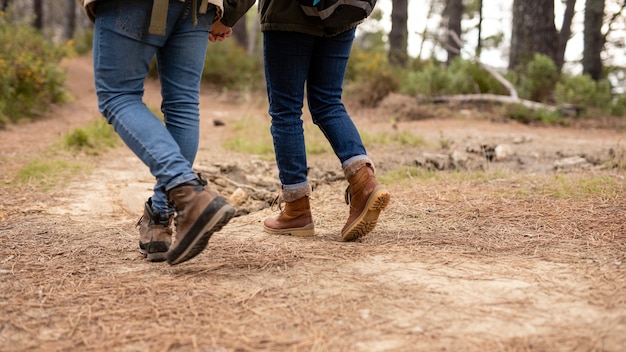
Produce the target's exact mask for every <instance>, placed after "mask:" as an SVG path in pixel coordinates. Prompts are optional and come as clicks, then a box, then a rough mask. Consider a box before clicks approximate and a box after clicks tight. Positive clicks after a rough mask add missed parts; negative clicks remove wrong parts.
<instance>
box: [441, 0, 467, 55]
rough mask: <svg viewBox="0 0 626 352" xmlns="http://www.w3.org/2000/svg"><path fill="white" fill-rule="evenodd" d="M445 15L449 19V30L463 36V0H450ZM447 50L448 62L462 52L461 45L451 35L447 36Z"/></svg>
mask: <svg viewBox="0 0 626 352" xmlns="http://www.w3.org/2000/svg"><path fill="white" fill-rule="evenodd" d="M445 15H446V18H447V20H448V32H449V33H450V32H452V33H456V35H457V37H459V38H461V19H462V18H463V0H448V1H447V3H446V10H445ZM446 50H447V52H448V64H450V63H451V62H452V60H454V59H455V58H456V57H457V56H459V54H460V52H461V47H460V46H459V45H458V43H457V42H456V41H455V40H454V39H453V38H452V37H451V36H450V35H448V36H447V41H446Z"/></svg>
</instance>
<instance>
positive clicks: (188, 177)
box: [165, 173, 198, 194]
mask: <svg viewBox="0 0 626 352" xmlns="http://www.w3.org/2000/svg"><path fill="white" fill-rule="evenodd" d="M196 179H198V177H197V176H196V175H195V174H193V173H192V174H186V175H182V176H178V177H175V178H174V179H173V180H171V181H170V182H168V183H167V185H165V194H167V193H169V191H171V190H172V189H174V188H176V187H178V186H180V185H182V184H183V183H185V182H189V181H193V180H196Z"/></svg>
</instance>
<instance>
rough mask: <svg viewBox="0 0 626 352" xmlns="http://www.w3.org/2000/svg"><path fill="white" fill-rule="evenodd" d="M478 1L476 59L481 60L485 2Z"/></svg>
mask: <svg viewBox="0 0 626 352" xmlns="http://www.w3.org/2000/svg"><path fill="white" fill-rule="evenodd" d="M477 1H478V38H477V40H476V57H478V58H480V54H481V52H482V51H483V0H477Z"/></svg>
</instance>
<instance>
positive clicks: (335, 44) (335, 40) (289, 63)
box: [263, 30, 367, 200]
mask: <svg viewBox="0 0 626 352" xmlns="http://www.w3.org/2000/svg"><path fill="white" fill-rule="evenodd" d="M354 32H355V30H349V31H346V32H344V33H342V34H340V35H337V36H334V37H317V36H312V35H308V34H302V33H296V32H285V31H266V32H264V33H263V55H264V61H265V77H266V83H267V94H268V99H269V114H270V116H271V117H272V125H271V128H270V131H271V134H272V138H273V141H274V152H275V154H276V163H277V165H278V171H279V178H280V181H281V183H282V185H283V194H284V193H285V192H286V191H287V192H288V191H296V190H301V189H303V188H308V187H309V184H308V180H307V159H306V146H305V141H304V129H303V121H302V118H301V117H302V107H303V101H304V92H305V86H306V92H307V101H308V108H309V111H310V112H311V116H312V118H313V123H314V124H315V125H317V126H318V127H319V128H320V130H321V131H322V132H323V133H324V135H325V136H326V139H328V141H329V142H330V145H331V147H332V148H333V151H334V152H335V154H336V155H337V157H338V158H339V161H340V162H341V163H342V167H343V168H344V169H345V168H346V166H348V165H349V164H351V163H352V162H354V161H357V160H359V159H367V154H366V151H365V147H364V146H363V142H362V141H361V136H360V135H359V132H358V130H357V128H356V126H355V125H354V123H353V121H352V119H351V118H350V116H349V115H348V113H347V111H346V108H345V107H344V105H343V102H342V100H341V95H342V92H343V79H344V75H345V72H346V66H347V64H348V59H349V58H350V50H351V48H352V42H353V40H354ZM286 200H288V199H287V197H286Z"/></svg>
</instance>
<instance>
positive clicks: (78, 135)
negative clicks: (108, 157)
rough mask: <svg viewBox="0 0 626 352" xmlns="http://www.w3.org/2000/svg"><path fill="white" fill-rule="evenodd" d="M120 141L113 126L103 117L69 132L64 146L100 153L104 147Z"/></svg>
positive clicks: (95, 153)
mask: <svg viewBox="0 0 626 352" xmlns="http://www.w3.org/2000/svg"><path fill="white" fill-rule="evenodd" d="M118 141H119V138H118V136H117V134H116V133H115V131H114V130H113V127H111V125H109V124H107V123H106V120H105V119H103V118H101V119H98V120H96V121H95V122H92V123H90V124H88V125H87V126H86V127H84V128H77V129H75V130H74V131H72V132H71V133H69V134H67V135H66V136H65V137H64V147H65V148H67V149H69V150H71V151H82V152H85V153H87V154H91V155H98V154H100V153H101V152H102V151H103V150H104V149H107V148H111V147H114V146H115V145H116V144H117V142H118Z"/></svg>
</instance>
